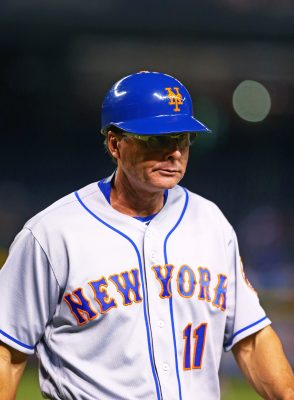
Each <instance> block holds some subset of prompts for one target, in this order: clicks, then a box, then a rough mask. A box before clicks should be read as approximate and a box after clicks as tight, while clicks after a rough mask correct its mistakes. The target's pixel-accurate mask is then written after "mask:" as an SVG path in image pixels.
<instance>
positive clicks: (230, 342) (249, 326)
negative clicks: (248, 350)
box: [224, 316, 267, 347]
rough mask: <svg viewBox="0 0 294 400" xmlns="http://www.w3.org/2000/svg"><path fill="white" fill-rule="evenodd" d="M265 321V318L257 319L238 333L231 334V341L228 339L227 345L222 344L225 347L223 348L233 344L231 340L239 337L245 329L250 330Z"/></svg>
mask: <svg viewBox="0 0 294 400" xmlns="http://www.w3.org/2000/svg"><path fill="white" fill-rule="evenodd" d="M265 319H267V316H265V317H263V318H261V319H259V320H258V321H256V322H253V324H250V325H248V326H245V328H242V329H240V330H239V331H237V332H235V333H234V334H233V336H232V337H231V339H230V340H229V341H227V343H225V344H224V346H225V347H227V346H230V345H231V344H232V343H233V340H234V338H235V337H236V336H238V335H240V333H242V332H244V331H246V330H247V329H250V328H252V327H253V326H255V325H258V324H260V323H261V322H262V321H264V320H265Z"/></svg>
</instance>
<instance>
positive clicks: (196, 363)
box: [183, 323, 207, 371]
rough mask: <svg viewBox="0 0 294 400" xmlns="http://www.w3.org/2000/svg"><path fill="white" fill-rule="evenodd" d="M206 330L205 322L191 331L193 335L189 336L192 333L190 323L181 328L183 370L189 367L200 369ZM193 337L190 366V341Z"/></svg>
mask: <svg viewBox="0 0 294 400" xmlns="http://www.w3.org/2000/svg"><path fill="white" fill-rule="evenodd" d="M206 330H207V323H202V324H200V325H199V326H197V328H195V329H194V331H193V337H192V338H191V333H192V324H188V325H187V326H186V328H185V329H184V330H183V339H184V342H185V343H184V359H183V368H184V370H185V371H188V370H190V369H200V368H201V366H202V356H203V352H204V347H205V339H206ZM193 339H194V346H193V358H192V366H191V342H192V341H193Z"/></svg>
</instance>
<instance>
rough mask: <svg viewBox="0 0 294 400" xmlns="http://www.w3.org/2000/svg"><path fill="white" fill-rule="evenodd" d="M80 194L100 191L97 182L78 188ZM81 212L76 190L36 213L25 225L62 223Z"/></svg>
mask: <svg viewBox="0 0 294 400" xmlns="http://www.w3.org/2000/svg"><path fill="white" fill-rule="evenodd" d="M78 192H79V196H80V197H82V198H85V197H87V196H91V195H93V194H95V193H97V192H98V186H97V182H94V183H90V184H88V185H86V186H84V187H82V188H80V189H79V190H78ZM79 212H80V206H79V205H78V199H77V196H76V191H73V192H71V193H69V194H67V195H65V196H63V197H61V198H60V199H58V200H56V201H55V202H54V203H52V204H51V205H49V206H48V207H46V208H45V209H43V210H42V211H40V212H39V213H37V214H36V215H34V216H33V217H32V218H31V219H30V220H28V221H27V222H26V224H25V227H26V228H28V229H30V230H34V229H36V228H38V227H39V226H42V225H43V224H45V225H50V224H54V225H56V224H57V225H62V224H63V223H64V221H66V219H68V218H72V217H73V216H74V215H75V214H78V213H79Z"/></svg>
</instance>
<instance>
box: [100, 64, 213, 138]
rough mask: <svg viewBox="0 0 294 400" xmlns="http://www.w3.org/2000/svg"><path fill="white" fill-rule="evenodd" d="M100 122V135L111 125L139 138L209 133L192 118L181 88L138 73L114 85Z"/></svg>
mask: <svg viewBox="0 0 294 400" xmlns="http://www.w3.org/2000/svg"><path fill="white" fill-rule="evenodd" d="M101 122H102V129H101V132H102V133H103V134H106V133H107V130H108V128H109V127H110V126H112V125H114V126H116V127H117V128H119V129H122V130H123V131H126V132H129V133H134V134H140V135H164V134H171V133H180V132H210V129H208V128H207V127H206V126H205V125H203V124H202V123H201V122H199V121H198V120H197V119H196V118H194V117H193V105H192V100H191V97H190V94H189V92H188V90H187V89H186V88H185V86H184V85H182V83H181V82H179V81H178V80H177V79H175V78H173V77H172V76H170V75H166V74H161V73H159V72H148V71H142V72H138V73H136V74H132V75H129V76H126V77H125V78H122V79H121V80H120V81H118V82H117V83H115V84H114V85H113V86H112V88H111V89H110V90H109V92H108V93H107V94H106V96H105V98H104V101H103V103H102V121H101Z"/></svg>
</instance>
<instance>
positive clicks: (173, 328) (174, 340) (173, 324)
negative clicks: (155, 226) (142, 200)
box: [163, 188, 189, 400]
mask: <svg viewBox="0 0 294 400" xmlns="http://www.w3.org/2000/svg"><path fill="white" fill-rule="evenodd" d="M183 189H184V191H185V194H186V199H185V204H184V208H183V210H182V212H181V215H180V217H179V219H178V221H177V223H176V224H175V226H174V227H173V228H172V229H171V230H170V231H169V233H168V234H167V236H166V238H165V241H164V245H163V252H164V262H165V264H168V259H167V249H166V248H167V241H168V239H169V237H170V236H171V234H172V233H173V232H174V231H175V229H176V228H177V227H178V226H179V224H180V222H181V221H182V219H183V216H184V214H185V212H186V209H187V206H188V202H189V196H188V191H187V190H186V189H185V188H183ZM170 290H172V289H171V288H170ZM169 311H170V318H171V326H172V334H173V343H174V355H175V366H176V373H177V380H178V390H179V400H182V389H181V380H180V374H179V365H178V350H177V342H176V333H175V323H174V312H173V299H172V295H171V297H170V298H169Z"/></svg>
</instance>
